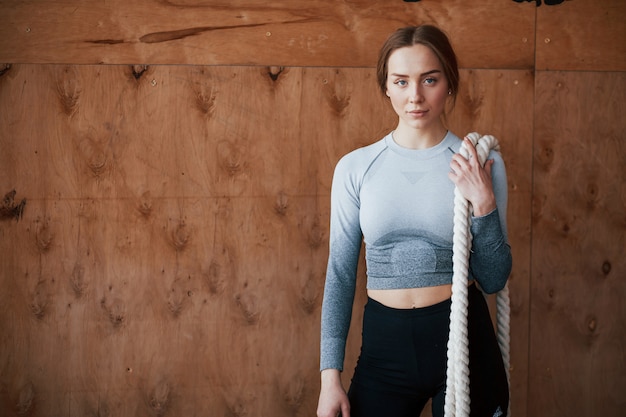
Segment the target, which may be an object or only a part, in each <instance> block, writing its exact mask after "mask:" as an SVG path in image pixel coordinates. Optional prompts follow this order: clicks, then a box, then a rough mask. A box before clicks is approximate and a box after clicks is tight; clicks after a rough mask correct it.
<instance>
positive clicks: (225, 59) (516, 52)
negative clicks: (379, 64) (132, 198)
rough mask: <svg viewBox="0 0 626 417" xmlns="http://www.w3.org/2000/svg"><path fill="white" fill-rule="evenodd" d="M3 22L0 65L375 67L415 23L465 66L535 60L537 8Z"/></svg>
mask: <svg viewBox="0 0 626 417" xmlns="http://www.w3.org/2000/svg"><path fill="white" fill-rule="evenodd" d="M0 16H2V17H1V18H0V19H1V21H2V24H1V25H0V62H12V63H67V64H98V63H106V64H137V63H139V64H198V65H206V64H211V65H213V64H220V65H223V64H227V65H237V64H243V65H250V64H254V65H283V66H341V67H359V66H368V67H371V66H374V65H375V60H376V54H377V51H378V48H379V47H380V45H381V43H382V42H383V40H384V38H385V37H386V36H387V35H388V33H390V32H391V31H393V30H395V29H396V28H398V27H401V26H406V25H409V24H420V23H435V24H438V25H440V26H442V27H443V28H445V29H446V30H447V31H448V32H449V33H450V35H451V37H452V40H453V42H454V44H455V45H456V46H457V49H458V52H459V55H460V60H461V63H462V65H463V66H466V67H470V68H531V67H532V65H533V62H534V24H535V7H534V5H531V4H519V3H515V2H513V1H497V0H491V1H488V2H472V3H471V4H468V3H467V2H466V1H462V0H446V1H439V0H424V1H421V2H412V3H411V2H403V1H401V0H394V1H389V2H380V1H375V0H357V1H348V2H337V1H334V0H314V1H310V0H306V1H305V0H298V1H290V0H282V1H273V2H271V4H269V3H267V2H265V1H259V0H237V1H201V2H197V1H178V2H157V1H152V0H140V1H134V2H127V1H123V0H113V1H107V2H100V1H94V0H91V1H82V0H81V1H78V0H72V1H46V2H40V1H32V0H31V1H17V0H10V1H3V2H2V3H0ZM478 29H480V30H478Z"/></svg>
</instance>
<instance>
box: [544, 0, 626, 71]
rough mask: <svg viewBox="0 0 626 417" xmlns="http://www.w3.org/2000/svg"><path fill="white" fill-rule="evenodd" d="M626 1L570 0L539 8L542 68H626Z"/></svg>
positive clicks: (624, 69) (608, 69)
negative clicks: (625, 20) (555, 5)
mask: <svg viewBox="0 0 626 417" xmlns="http://www.w3.org/2000/svg"><path fill="white" fill-rule="evenodd" d="M624 19H626V3H624V2H623V1H621V0H603V1H593V0H577V1H566V2H563V3H562V4H560V5H559V6H557V7H540V8H538V9H537V36H536V41H537V61H536V68H537V69H538V70H570V71H576V70H582V71H626V25H624Z"/></svg>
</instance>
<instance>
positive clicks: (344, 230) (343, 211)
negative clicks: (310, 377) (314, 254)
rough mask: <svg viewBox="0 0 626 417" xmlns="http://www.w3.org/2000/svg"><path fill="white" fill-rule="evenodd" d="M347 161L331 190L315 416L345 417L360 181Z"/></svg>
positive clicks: (359, 239) (358, 245) (337, 172)
mask: <svg viewBox="0 0 626 417" xmlns="http://www.w3.org/2000/svg"><path fill="white" fill-rule="evenodd" d="M349 165H350V164H349V162H348V160H347V159H346V158H344V159H342V160H341V161H339V163H338V164H337V167H336V168H335V173H334V176H333V184H332V189H331V213H330V234H329V254H328V266H327V269H326V282H325V285H324V298H323V302H322V318H321V319H322V321H321V346H320V369H321V390H320V399H319V404H318V416H319V417H331V416H332V417H336V416H338V415H339V413H340V412H341V413H342V417H348V416H349V412H350V411H349V402H348V397H347V395H346V391H345V390H344V388H343V386H342V383H341V371H342V370H343V362H344V357H345V348H346V339H347V337H348V330H349V328H350V321H351V318H352V304H353V302H354V293H355V288H356V273H357V265H358V260H359V254H360V251H361V243H362V233H361V227H360V222H359V210H360V203H359V196H358V180H357V179H356V178H355V174H354V170H353V169H350V167H349Z"/></svg>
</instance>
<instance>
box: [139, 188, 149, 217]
mask: <svg viewBox="0 0 626 417" xmlns="http://www.w3.org/2000/svg"><path fill="white" fill-rule="evenodd" d="M137 210H138V211H139V212H140V213H141V214H142V215H143V216H144V217H149V216H150V214H151V213H152V195H151V194H150V191H146V192H145V193H143V194H142V195H141V198H140V199H139V204H138V206H137Z"/></svg>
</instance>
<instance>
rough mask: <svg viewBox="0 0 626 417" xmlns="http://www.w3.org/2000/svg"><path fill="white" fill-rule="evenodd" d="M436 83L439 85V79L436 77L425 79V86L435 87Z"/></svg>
mask: <svg viewBox="0 0 626 417" xmlns="http://www.w3.org/2000/svg"><path fill="white" fill-rule="evenodd" d="M435 83H437V78H435V77H428V78H425V79H424V84H426V85H434V84H435Z"/></svg>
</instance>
